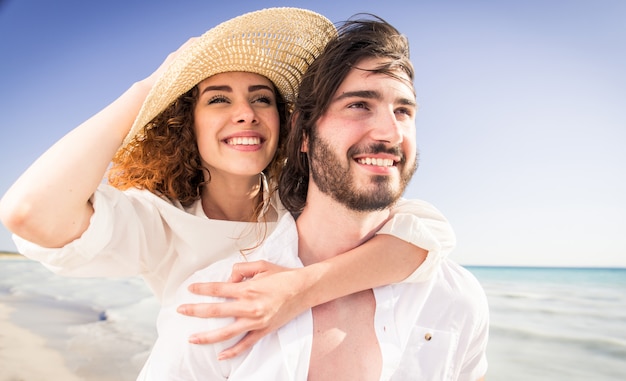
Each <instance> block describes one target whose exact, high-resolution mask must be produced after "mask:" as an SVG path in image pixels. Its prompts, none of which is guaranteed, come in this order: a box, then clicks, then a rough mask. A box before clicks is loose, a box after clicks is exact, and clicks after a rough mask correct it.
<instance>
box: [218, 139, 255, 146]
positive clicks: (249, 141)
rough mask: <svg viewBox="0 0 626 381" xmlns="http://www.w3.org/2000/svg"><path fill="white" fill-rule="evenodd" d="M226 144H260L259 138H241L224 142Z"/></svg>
mask: <svg viewBox="0 0 626 381" xmlns="http://www.w3.org/2000/svg"><path fill="white" fill-rule="evenodd" d="M226 144H229V145H231V146H253V145H257V144H261V138H259V137H243V138H231V139H228V140H226Z"/></svg>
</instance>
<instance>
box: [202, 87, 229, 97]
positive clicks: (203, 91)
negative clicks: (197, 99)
mask: <svg viewBox="0 0 626 381" xmlns="http://www.w3.org/2000/svg"><path fill="white" fill-rule="evenodd" d="M207 91H225V92H232V91H233V89H232V88H231V87H230V86H228V85H218V86H207V87H205V88H204V89H202V91H200V94H201V95H202V94H204V93H206V92H207Z"/></svg>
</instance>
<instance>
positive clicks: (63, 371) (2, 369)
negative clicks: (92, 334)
mask: <svg viewBox="0 0 626 381" xmlns="http://www.w3.org/2000/svg"><path fill="white" fill-rule="evenodd" d="M14 310H15V309H14V308H12V307H10V306H9V305H7V304H5V303H0V381H15V380H27V381H44V380H64V381H80V380H81V378H79V377H78V375H76V374H75V373H74V372H72V371H71V370H70V369H69V367H68V366H67V365H66V363H65V358H64V357H63V354H62V353H61V352H60V351H58V350H55V349H53V348H51V347H49V346H48V345H47V340H46V338H44V337H42V336H39V335H36V334H34V333H32V332H30V331H29V330H27V329H25V328H22V327H20V326H18V325H16V324H14V323H13V322H12V321H11V319H10V316H11V313H12V312H13V311H14Z"/></svg>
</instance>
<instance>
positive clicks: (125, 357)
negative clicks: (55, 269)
mask: <svg viewBox="0 0 626 381" xmlns="http://www.w3.org/2000/svg"><path fill="white" fill-rule="evenodd" d="M28 262H30V261H28V260H25V258H24V257H22V256H20V255H15V254H10V253H9V254H7V253H0V266H2V269H0V270H4V271H6V272H8V273H10V274H12V276H14V277H19V278H20V279H22V281H23V282H24V284H26V285H29V286H28V287H32V288H34V289H37V288H41V289H48V290H49V289H50V288H51V287H53V286H54V283H50V284H47V282H48V280H46V279H45V278H46V276H49V277H50V278H51V279H55V278H54V277H56V276H54V275H50V274H51V273H48V271H47V270H45V269H41V270H38V271H37V272H36V273H35V274H31V273H28V274H27V273H21V274H20V271H19V270H21V269H22V267H20V266H19V265H30V266H32V265H31V264H30V263H28ZM9 269H12V270H9ZM5 275H6V274H5ZM2 287H3V286H2V282H0V381H50V380H52V381H81V380H88V381H127V380H128V381H132V380H135V378H136V376H137V374H138V372H139V369H140V368H141V365H142V364H143V361H144V360H145V355H143V353H145V352H146V351H147V348H146V347H145V345H144V346H141V345H139V344H137V343H136V340H134V339H133V338H132V337H130V338H129V334H128V333H120V336H117V335H116V333H117V332H118V331H119V330H118V328H117V327H116V325H115V323H114V322H111V321H108V319H105V320H103V319H101V318H99V315H98V314H99V312H98V311H97V310H94V309H92V308H90V307H89V306H81V305H79V304H76V303H73V302H71V300H68V298H67V295H58V299H57V298H49V297H45V296H42V295H39V296H37V297H33V296H32V295H31V294H30V293H29V292H23V291H22V290H21V289H20V290H19V291H17V292H14V291H15V290H12V289H7V288H6V286H4V287H5V288H4V289H2ZM72 288H73V289H80V286H78V287H74V286H73V287H72ZM53 293H58V294H61V293H62V290H59V292H57V291H56V290H55V291H53ZM111 296H112V297H114V295H111Z"/></svg>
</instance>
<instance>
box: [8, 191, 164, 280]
mask: <svg viewBox="0 0 626 381" xmlns="http://www.w3.org/2000/svg"><path fill="white" fill-rule="evenodd" d="M90 201H91V203H92V204H93V208H94V214H93V215H92V217H91V219H90V222H89V227H88V228H87V230H86V231H85V232H84V233H83V234H82V236H81V237H79V238H78V239H76V240H74V241H72V242H70V243H68V244H67V245H65V246H63V247H60V248H47V247H42V246H39V245H37V244H34V243H32V242H30V241H27V240H25V239H23V238H21V237H19V236H17V235H13V240H14V242H15V244H16V246H17V248H18V251H19V252H20V253H21V254H23V255H24V256H26V257H28V258H30V259H33V260H36V261H39V262H41V263H42V264H43V265H44V266H46V267H47V268H49V269H50V270H51V271H53V272H55V273H57V274H60V275H65V276H75V277H91V276H133V275H137V274H140V273H141V272H142V271H143V270H144V269H145V267H146V266H145V263H144V262H145V258H143V257H142V253H150V252H154V251H156V250H159V249H158V247H159V245H162V246H161V247H163V246H164V242H162V241H163V238H162V237H163V236H164V235H165V234H163V231H162V227H160V226H159V224H160V221H161V219H160V218H159V217H158V211H157V210H156V209H155V208H152V207H151V206H150V205H148V203H145V202H144V203H142V201H141V200H139V199H137V198H133V197H129V196H128V195H127V194H125V193H124V192H121V191H119V190H117V189H115V188H113V187H111V186H108V185H105V184H101V185H100V186H99V187H98V189H97V190H96V192H95V193H94V195H93V196H92V197H91V200H90Z"/></svg>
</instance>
